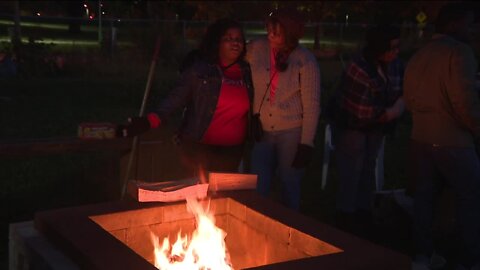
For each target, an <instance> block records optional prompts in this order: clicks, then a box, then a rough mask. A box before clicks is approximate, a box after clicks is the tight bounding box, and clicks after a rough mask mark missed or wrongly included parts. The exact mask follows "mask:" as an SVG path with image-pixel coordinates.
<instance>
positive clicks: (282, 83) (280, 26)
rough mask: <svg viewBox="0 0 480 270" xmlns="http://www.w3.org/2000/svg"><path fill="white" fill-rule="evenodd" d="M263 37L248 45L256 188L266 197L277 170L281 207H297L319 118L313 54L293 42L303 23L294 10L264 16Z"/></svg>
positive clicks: (317, 70) (317, 77)
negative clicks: (258, 129)
mask: <svg viewBox="0 0 480 270" xmlns="http://www.w3.org/2000/svg"><path fill="white" fill-rule="evenodd" d="M266 27H267V32H268V34H267V37H266V38H261V39H258V40H254V41H252V42H250V44H248V47H247V61H248V62H249V63H250V66H251V70H252V79H253V85H254V89H255V94H254V103H253V113H254V114H255V113H259V114H260V120H261V123H262V126H263V136H262V137H261V139H259V140H257V141H256V143H255V145H254V148H253V150H252V164H251V169H252V173H255V174H257V175H258V183H257V190H258V192H259V193H260V194H262V195H264V196H268V195H269V191H270V186H271V180H272V179H273V178H274V175H275V173H276V172H278V174H279V178H280V180H281V181H282V195H283V196H282V199H283V203H284V204H285V205H286V206H288V207H290V208H293V209H299V207H300V181H301V178H302V177H303V175H304V171H305V166H306V165H307V164H308V162H309V161H310V159H311V156H312V152H313V141H314V137H315V131H316V129H317V124H318V118H319V116H320V71H319V67H318V63H317V61H316V59H315V56H314V55H313V54H312V53H311V52H310V51H309V50H308V49H306V48H304V47H302V46H301V45H299V44H298V41H299V39H300V38H301V37H302V35H303V32H304V22H303V19H302V18H301V16H300V14H298V13H297V12H296V11H294V10H276V11H274V12H273V13H272V14H270V16H269V17H268V18H267V22H266Z"/></svg>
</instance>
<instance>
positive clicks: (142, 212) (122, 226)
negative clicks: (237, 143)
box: [35, 191, 410, 270]
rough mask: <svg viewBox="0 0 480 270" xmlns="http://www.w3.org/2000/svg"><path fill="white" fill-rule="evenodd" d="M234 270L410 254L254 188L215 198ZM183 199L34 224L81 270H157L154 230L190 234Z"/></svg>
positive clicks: (368, 263)
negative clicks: (356, 234) (269, 197)
mask: <svg viewBox="0 0 480 270" xmlns="http://www.w3.org/2000/svg"><path fill="white" fill-rule="evenodd" d="M210 208H211V209H212V211H213V212H214V213H215V219H216V225H217V226H218V227H219V228H221V229H222V230H224V231H225V232H226V233H227V236H226V238H225V242H226V245H227V248H228V251H229V253H230V258H231V262H232V265H233V267H234V268H235V269H408V268H409V266H410V261H409V259H408V257H407V256H405V255H402V254H399V253H396V252H393V251H390V250H388V249H385V248H383V247H380V246H377V245H374V244H372V243H369V242H366V241H364V240H361V239H359V238H357V237H354V236H352V235H349V234H346V233H343V232H341V231H339V230H336V229H335V228H333V227H330V226H328V225H325V224H322V223H319V222H317V221H314V220H312V219H310V218H308V217H305V216H303V215H301V214H299V213H296V212H294V211H291V210H289V209H286V208H284V207H283V206H281V205H278V204H276V203H274V202H272V201H269V200H266V199H264V198H262V197H260V196H258V195H257V194H256V193H255V192H253V191H233V192H223V193H218V194H217V195H216V196H213V197H212V198H211V201H210ZM194 226H195V220H194V216H193V215H192V214H191V213H189V212H188V211H187V209H186V206H185V202H182V203H169V204H166V203H143V204H142V203H137V202H133V201H130V202H112V203H106V204H98V205H88V206H82V207H77V208H68V209H59V210H53V211H45V212H39V213H37V215H36V217H35V227H36V228H37V230H39V231H40V232H41V233H42V234H43V235H44V236H45V237H47V239H49V241H50V242H52V243H54V244H55V245H56V246H57V247H59V248H60V249H62V250H63V251H64V253H65V254H66V255H67V256H69V257H70V258H71V259H72V260H73V261H74V262H75V263H77V264H78V265H79V266H80V267H81V268H82V269H116V270H118V269H135V270H144V269H145V270H147V269H151V270H154V269H156V268H155V267H154V266H153V264H152V263H153V260H154V258H153V256H154V255H153V244H152V242H151V240H150V232H154V233H155V234H156V235H158V236H159V237H160V238H163V237H169V236H170V237H171V238H174V237H176V235H177V233H178V232H179V231H180V230H181V232H182V233H184V234H189V233H191V232H192V231H193V229H194Z"/></svg>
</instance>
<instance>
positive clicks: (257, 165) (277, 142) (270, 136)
mask: <svg viewBox="0 0 480 270" xmlns="http://www.w3.org/2000/svg"><path fill="white" fill-rule="evenodd" d="M301 134H302V129H301V128H293V129H287V130H281V131H273V132H265V133H264V136H263V138H262V140H261V141H260V142H256V143H255V145H254V146H253V150H252V158H251V162H252V164H251V170H252V173H254V174H257V175H258V180H257V191H258V192H259V193H260V194H261V195H262V196H265V197H266V196H268V195H269V193H270V189H271V184H272V179H273V178H274V176H275V173H278V176H279V178H280V181H281V182H282V184H283V186H282V203H283V204H284V205H286V206H287V207H290V208H293V209H296V210H298V209H300V193H301V192H300V181H301V179H302V177H303V175H304V172H305V169H296V168H293V167H292V162H293V159H294V158H295V154H296V153H297V147H298V144H299V143H300V138H301Z"/></svg>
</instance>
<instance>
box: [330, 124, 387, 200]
mask: <svg viewBox="0 0 480 270" xmlns="http://www.w3.org/2000/svg"><path fill="white" fill-rule="evenodd" d="M334 149H335V145H334V144H333V140H332V128H331V127H330V125H328V124H327V126H326V127H325V143H324V145H323V164H322V189H325V186H326V185H327V175H328V166H329V163H330V152H331V151H333V150H334ZM384 151H385V137H384V138H383V141H382V145H381V146H380V150H379V153H378V157H377V165H376V167H375V190H376V191H380V190H382V189H383V183H384V170H383V158H384Z"/></svg>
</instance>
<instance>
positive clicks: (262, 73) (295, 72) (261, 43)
mask: <svg viewBox="0 0 480 270" xmlns="http://www.w3.org/2000/svg"><path fill="white" fill-rule="evenodd" d="M246 59H247V61H248V62H249V63H250V66H251V69H252V79H253V86H254V88H255V98H254V102H253V112H254V113H257V112H258V110H259V107H260V103H261V99H262V97H263V96H264V94H265V90H266V88H267V85H268V82H269V81H270V46H269V44H268V40H267V39H266V38H263V39H258V40H254V41H251V42H250V43H249V44H248V46H247V57H246ZM268 91H270V90H268ZM319 116H320V70H319V67H318V63H317V60H316V59H315V56H314V55H313V54H312V53H311V52H310V51H309V50H308V49H306V48H304V47H302V46H300V45H299V46H298V47H297V48H296V49H295V50H293V52H292V53H291V54H290V56H289V58H288V68H287V70H286V71H284V72H279V73H278V83H277V88H276V91H275V102H274V103H273V104H270V102H269V94H268V93H267V94H266V95H265V101H264V102H263V105H262V108H261V111H260V119H261V121H262V124H263V129H264V130H265V131H267V132H268V131H278V130H285V129H290V128H296V127H302V138H301V141H300V143H302V144H307V145H311V146H312V145H313V140H314V137H315V132H316V130H317V124H318V118H319Z"/></svg>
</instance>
